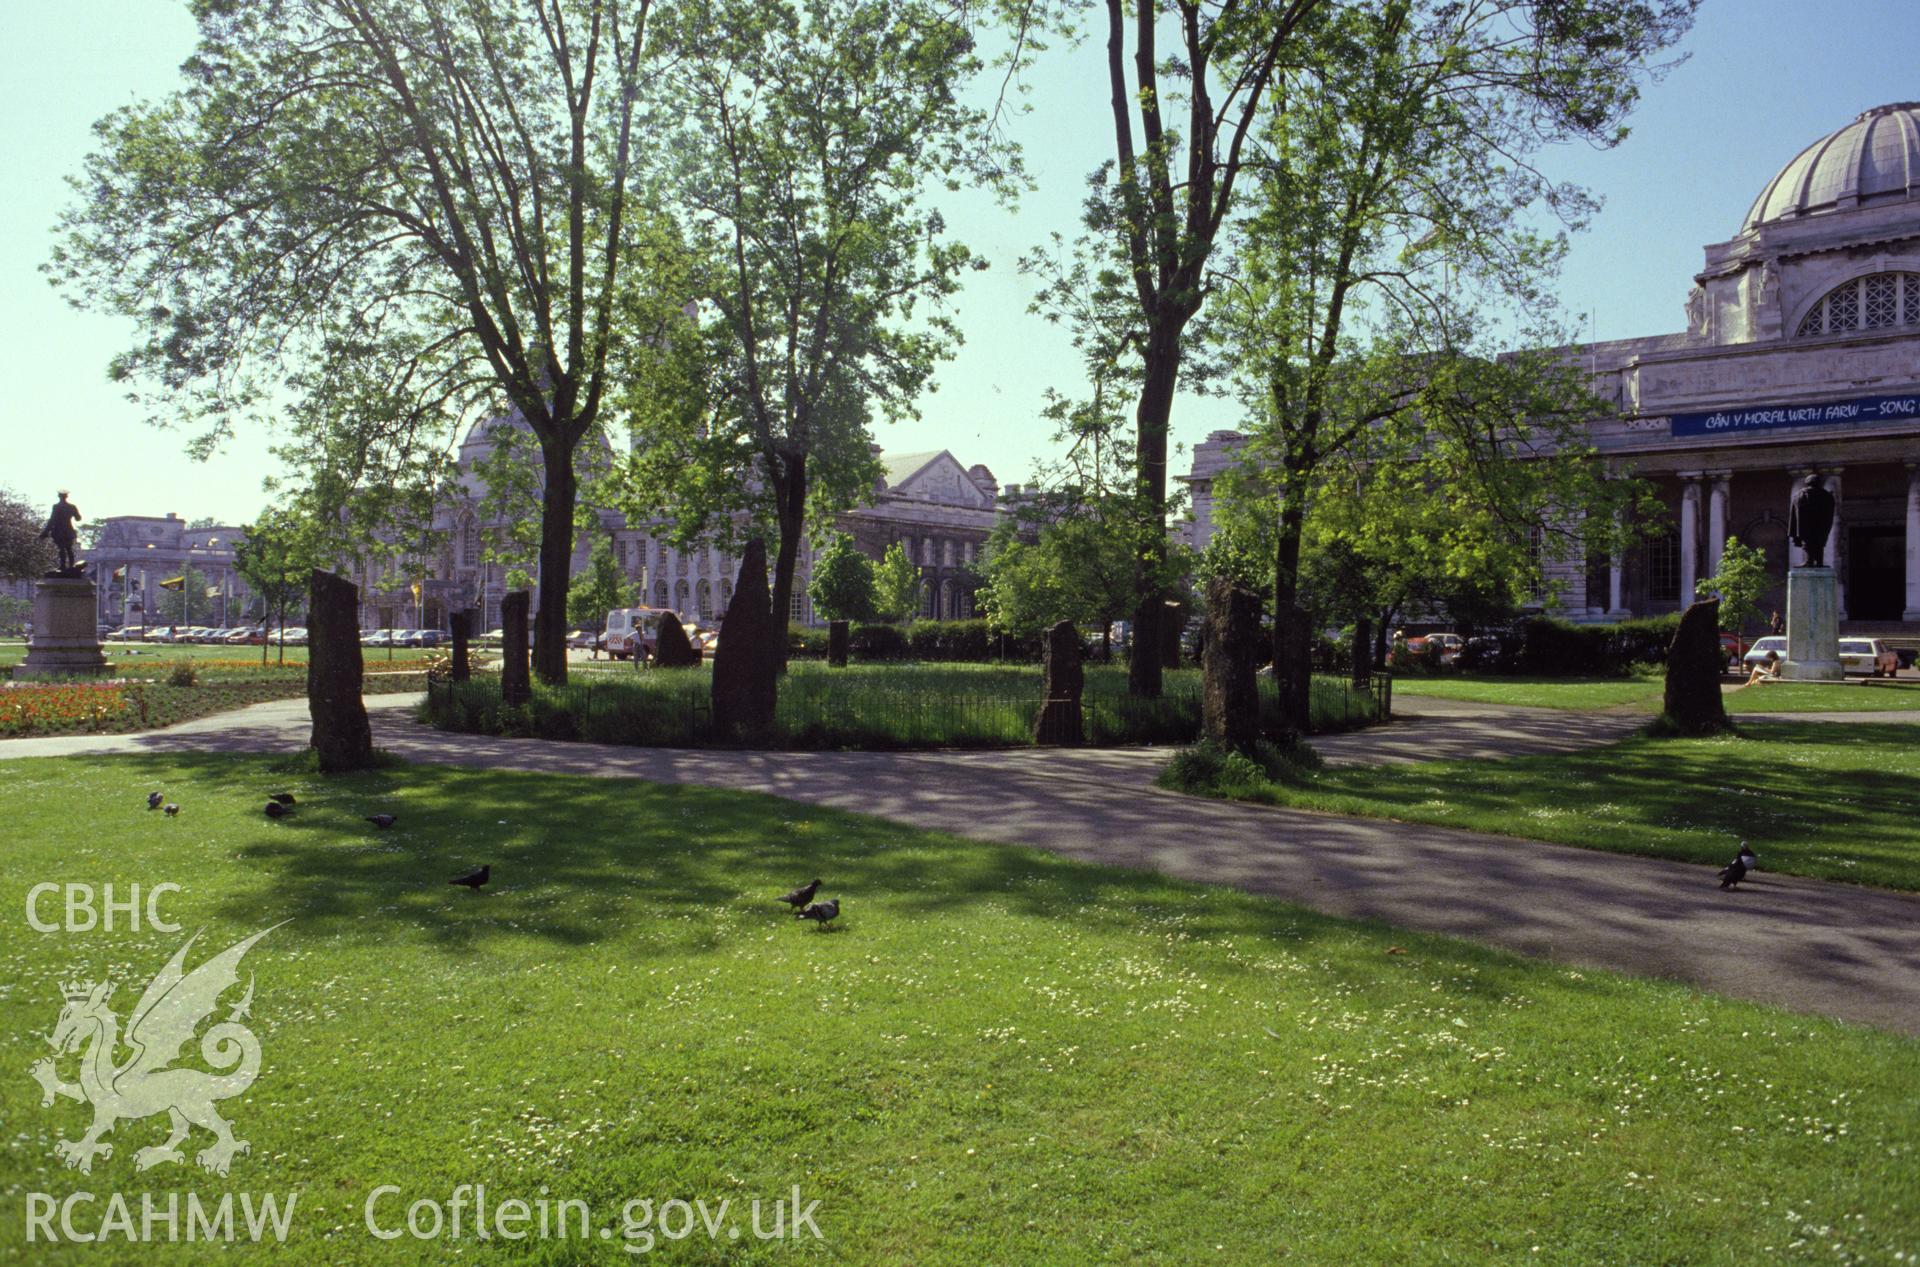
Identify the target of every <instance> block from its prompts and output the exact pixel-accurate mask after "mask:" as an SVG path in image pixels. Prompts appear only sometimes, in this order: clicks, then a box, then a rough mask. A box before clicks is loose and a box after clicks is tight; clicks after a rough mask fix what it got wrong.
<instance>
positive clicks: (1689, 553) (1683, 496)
mask: <svg viewBox="0 0 1920 1267" xmlns="http://www.w3.org/2000/svg"><path fill="white" fill-rule="evenodd" d="M1699 566H1700V472H1698V471H1682V472H1680V606H1681V608H1682V609H1685V608H1686V606H1687V604H1689V603H1691V602H1692V601H1693V598H1694V594H1693V589H1694V585H1695V583H1696V582H1697V581H1698V580H1699Z"/></svg>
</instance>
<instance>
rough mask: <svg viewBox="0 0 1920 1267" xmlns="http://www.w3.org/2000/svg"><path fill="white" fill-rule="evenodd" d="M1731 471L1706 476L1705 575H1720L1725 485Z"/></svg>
mask: <svg viewBox="0 0 1920 1267" xmlns="http://www.w3.org/2000/svg"><path fill="white" fill-rule="evenodd" d="M1732 479H1733V472H1732V471H1711V472H1708V476H1707V575H1708V576H1718V575H1720V554H1721V552H1722V551H1724V550H1725V549H1726V548H1727V486H1728V484H1729V483H1730V482H1731V481H1732Z"/></svg>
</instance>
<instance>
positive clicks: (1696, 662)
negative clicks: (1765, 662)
mask: <svg viewBox="0 0 1920 1267" xmlns="http://www.w3.org/2000/svg"><path fill="white" fill-rule="evenodd" d="M1725 661H1726V655H1725V653H1724V652H1723V651H1721V649H1720V600H1719V599H1717V598H1708V599H1702V600H1701V601H1700V602H1697V603H1695V604H1693V605H1692V606H1691V607H1689V608H1687V610H1686V612H1685V614H1684V615H1682V616H1681V617H1680V629H1679V631H1678V632H1676V633H1675V634H1674V635H1673V646H1672V648H1671V649H1670V650H1668V652H1667V693H1666V714H1667V719H1668V720H1669V721H1671V722H1672V723H1673V726H1674V728H1675V729H1676V730H1678V731H1679V732H1680V733H1681V734H1683V735H1710V734H1713V733H1714V732H1716V731H1721V730H1725V729H1727V706H1726V704H1725V702H1724V701H1722V699H1721V698H1720V667H1721V665H1722V664H1724V663H1725Z"/></svg>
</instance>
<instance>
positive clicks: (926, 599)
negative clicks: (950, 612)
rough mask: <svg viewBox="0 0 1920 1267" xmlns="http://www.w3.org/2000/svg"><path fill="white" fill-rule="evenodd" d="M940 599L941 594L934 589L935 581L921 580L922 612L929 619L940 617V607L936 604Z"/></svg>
mask: <svg viewBox="0 0 1920 1267" xmlns="http://www.w3.org/2000/svg"><path fill="white" fill-rule="evenodd" d="M939 601H940V596H939V594H938V593H936V592H935V591H934V588H933V582H932V581H922V582H920V614H921V615H922V616H925V617H926V618H927V619H929V620H936V619H938V618H939V616H940V608H939V607H938V606H936V604H937V603H938V602H939Z"/></svg>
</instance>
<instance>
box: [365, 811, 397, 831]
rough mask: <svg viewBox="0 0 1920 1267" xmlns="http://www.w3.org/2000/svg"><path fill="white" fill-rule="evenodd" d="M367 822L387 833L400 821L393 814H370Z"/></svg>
mask: <svg viewBox="0 0 1920 1267" xmlns="http://www.w3.org/2000/svg"><path fill="white" fill-rule="evenodd" d="M367 821H368V822H370V823H372V824H373V825H374V826H375V827H378V828H379V829H380V830H381V831H385V830H386V829H387V828H389V827H391V826H393V825H394V824H395V823H397V822H399V821H400V820H399V819H397V818H395V817H394V816H393V815H391V814H369V815H367Z"/></svg>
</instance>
